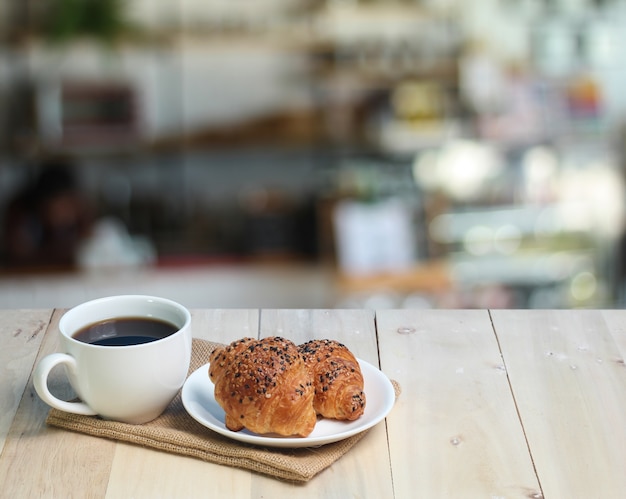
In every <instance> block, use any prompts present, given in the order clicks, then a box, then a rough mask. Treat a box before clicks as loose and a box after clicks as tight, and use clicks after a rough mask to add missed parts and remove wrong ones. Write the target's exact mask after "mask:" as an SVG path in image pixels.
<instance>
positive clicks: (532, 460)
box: [487, 309, 545, 499]
mask: <svg viewBox="0 0 626 499" xmlns="http://www.w3.org/2000/svg"><path fill="white" fill-rule="evenodd" d="M487 313H488V314H489V322H490V323H491V330H492V331H493V334H494V336H495V338H496V343H497V345H498V351H499V352H500V358H501V359H502V364H503V365H504V373H505V374H506V382H507V384H508V385H509V391H510V392H511V397H512V398H513V405H514V406H515V412H516V413H517V420H518V421H519V423H520V426H521V427H522V434H523V435H524V442H526V450H528V455H529V457H530V462H531V464H532V467H533V473H534V474H535V477H536V478H537V483H538V484H539V495H533V496H532V497H533V499H542V498H544V497H545V496H544V495H543V486H542V484H541V478H540V477H539V472H538V471H537V466H536V465H535V458H534V457H533V453H532V450H531V448H530V442H529V441H528V435H527V434H526V428H525V427H524V421H523V420H522V414H521V413H520V410H519V405H518V403H517V398H516V397H515V391H514V390H513V384H512V383H511V378H510V376H509V370H508V368H507V365H506V359H505V358H504V353H503V351H502V346H501V345H500V338H498V332H497V331H496V326H495V324H494V323H493V317H492V315H491V309H488V310H487Z"/></svg>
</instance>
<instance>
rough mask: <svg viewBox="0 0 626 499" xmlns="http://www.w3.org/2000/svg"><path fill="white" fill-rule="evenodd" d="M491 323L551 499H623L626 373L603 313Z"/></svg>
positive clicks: (526, 314) (521, 315) (516, 316)
mask: <svg viewBox="0 0 626 499" xmlns="http://www.w3.org/2000/svg"><path fill="white" fill-rule="evenodd" d="M492 318H493V323H494V326H495V328H496V331H497V332H498V339H499V341H500V345H501V348H502V353H503V355H504V359H505V362H506V366H507V370H508V373H509V377H510V379H511V385H512V387H513V393H514V396H515V399H516V401H517V405H518V409H519V414H520V416H521V420H522V423H523V425H524V429H525V432H526V436H527V438H528V442H529V445H530V448H531V449H532V456H533V460H534V463H535V466H536V469H537V475H538V477H539V480H540V482H541V486H542V489H543V492H544V495H545V497H548V498H550V497H555V498H558V497H585V498H586V497H603V498H604V497H611V498H612V497H623V495H624V491H626V473H624V470H626V425H625V424H624V417H625V415H626V389H625V388H626V369H624V364H623V357H622V356H621V354H620V351H619V349H618V347H617V345H616V343H615V339H614V337H613V335H611V333H610V332H609V330H608V328H607V325H606V322H605V320H604V318H603V314H602V313H601V312H598V311H588V310H587V311H586V310H568V311H564V310H561V311H518V312H514V311H507V312H505V311H493V312H492ZM625 318H626V316H624V314H623V313H622V314H621V321H622V323H623V320H624V319H625Z"/></svg>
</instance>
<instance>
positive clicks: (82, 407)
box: [33, 353, 97, 416]
mask: <svg viewBox="0 0 626 499" xmlns="http://www.w3.org/2000/svg"><path fill="white" fill-rule="evenodd" d="M60 364H65V366H67V368H68V369H69V370H70V371H71V372H72V373H75V372H76V359H75V358H74V357H72V356H71V355H67V354H65V353H52V354H50V355H47V356H45V357H44V358H43V359H41V360H40V361H39V364H37V368H36V369H35V373H34V375H33V384H34V385H35V390H36V391H37V394H38V395H39V397H40V398H41V399H42V400H43V401H44V402H45V403H46V404H48V405H49V406H51V407H54V408H55V409H59V410H61V411H65V412H71V413H74V414H81V415H83V416H94V415H96V414H97V413H96V412H95V411H94V410H93V409H91V408H90V407H89V406H88V405H87V404H85V403H84V402H66V401H64V400H61V399H58V398H57V397H55V396H54V395H52V393H50V390H49V389H48V375H49V374H50V371H52V368H53V367H55V366H57V365H60Z"/></svg>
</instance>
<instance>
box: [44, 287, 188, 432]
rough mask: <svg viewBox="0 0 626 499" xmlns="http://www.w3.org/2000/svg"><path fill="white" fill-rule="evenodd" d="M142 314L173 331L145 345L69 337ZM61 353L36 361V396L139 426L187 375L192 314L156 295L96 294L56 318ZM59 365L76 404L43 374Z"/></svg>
mask: <svg viewBox="0 0 626 499" xmlns="http://www.w3.org/2000/svg"><path fill="white" fill-rule="evenodd" d="M120 318H145V319H156V320H161V321H165V322H168V323H170V324H172V325H173V326H174V328H175V329H176V331H175V332H174V333H172V334H170V335H169V336H166V337H164V338H161V339H157V340H154V341H150V342H148V343H142V344H134V345H125V346H102V345H96V344H90V343H85V342H83V341H79V340H77V339H76V338H74V335H75V334H76V333H77V332H79V331H81V330H82V329H83V328H85V327H86V326H89V325H91V324H94V323H99V322H101V321H105V320H111V319H120ZM59 332H60V346H61V351H62V352H61V353H53V354H50V355H47V356H46V357H44V358H43V359H41V360H40V361H39V363H38V364H37V368H36V369H35V373H34V376H33V383H34V385H35V389H36V390H37V393H38V395H39V396H40V397H41V399H42V400H43V401H44V402H46V403H47V404H48V405H50V406H51V407H54V408H56V409H59V410H62V411H66V412H71V413H75V414H83V415H100V416H101V417H102V418H104V419H110V420H116V421H122V422H125V423H132V424H141V423H146V422H148V421H151V420H153V419H154V418H156V417H157V416H159V415H160V414H161V413H162V412H163V411H164V410H165V408H166V407H167V405H168V404H169V403H170V402H171V401H172V399H173V398H174V397H175V396H176V394H177V392H178V390H179V389H180V388H181V387H182V385H183V383H184V382H185V379H186V377H187V372H188V370H189V363H190V360H191V314H190V313H189V310H187V309H186V308H185V307H183V306H182V305H180V304H178V303H176V302H174V301H171V300H168V299H165V298H159V297H155V296H143V295H120V296H110V297H106V298H100V299H96V300H93V301H89V302H86V303H83V304H81V305H78V306H76V307H74V308H72V309H70V310H69V311H67V312H66V313H65V314H64V315H63V317H61V320H60V322H59ZM57 365H63V366H64V367H65V368H66V373H67V376H68V379H69V381H70V384H71V386H72V388H73V389H74V390H75V392H76V394H77V395H78V397H79V398H80V399H81V402H66V401H64V400H61V399H59V398H57V397H55V396H54V395H52V393H51V392H50V390H49V389H48V376H49V374H50V371H51V370H52V369H53V368H54V367H55V366H57Z"/></svg>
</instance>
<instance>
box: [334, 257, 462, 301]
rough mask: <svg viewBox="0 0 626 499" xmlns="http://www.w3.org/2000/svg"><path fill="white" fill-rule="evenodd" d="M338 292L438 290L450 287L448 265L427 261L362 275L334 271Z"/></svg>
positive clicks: (450, 280) (437, 261)
mask: <svg viewBox="0 0 626 499" xmlns="http://www.w3.org/2000/svg"><path fill="white" fill-rule="evenodd" d="M337 287H338V289H339V291H340V293H344V294H349V293H363V292H373V291H381V290H385V291H394V292H398V293H411V292H416V291H420V292H425V293H439V292H443V291H446V290H449V289H451V287H452V279H451V275H450V270H449V265H448V263H447V262H445V261H439V260H434V261H428V262H424V263H420V264H418V265H416V266H415V267H413V268H411V269H407V270H403V271H397V272H380V273H372V274H364V275H355V274H347V273H345V272H341V271H338V272H337Z"/></svg>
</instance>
